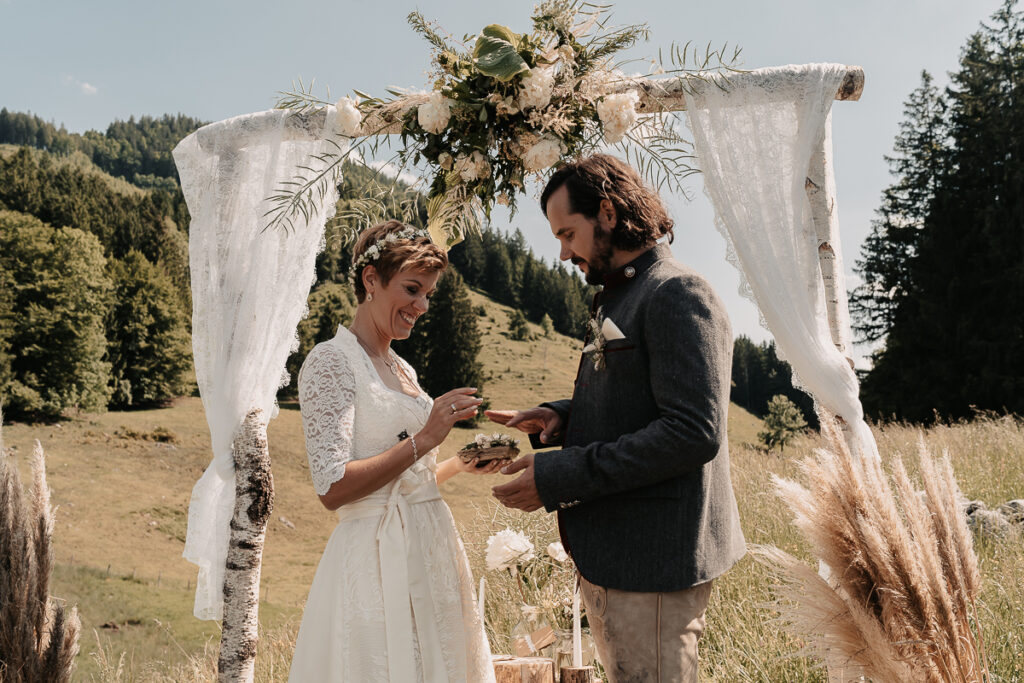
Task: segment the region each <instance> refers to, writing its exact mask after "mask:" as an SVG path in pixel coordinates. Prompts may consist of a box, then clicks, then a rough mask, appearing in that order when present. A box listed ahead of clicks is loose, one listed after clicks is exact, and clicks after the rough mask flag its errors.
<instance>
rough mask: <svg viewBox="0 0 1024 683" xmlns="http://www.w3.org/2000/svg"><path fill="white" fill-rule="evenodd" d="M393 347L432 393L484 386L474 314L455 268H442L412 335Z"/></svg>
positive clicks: (436, 394)
mask: <svg viewBox="0 0 1024 683" xmlns="http://www.w3.org/2000/svg"><path fill="white" fill-rule="evenodd" d="M394 349H395V350H396V351H397V352H398V353H399V354H401V355H402V357H403V358H405V359H406V360H407V361H409V363H410V364H411V365H412V366H413V367H414V368H416V370H417V372H418V373H419V383H420V386H422V387H423V389H424V390H425V391H426V392H427V393H428V394H430V395H431V396H440V395H441V394H444V393H446V392H448V391H451V390H452V389H456V388H458V387H477V388H478V389H480V390H482V389H483V386H484V384H483V382H484V377H483V367H482V366H481V364H480V361H479V358H478V357H479V355H480V331H479V330H478V329H477V315H476V313H475V312H474V311H473V306H472V304H471V303H470V301H469V293H468V292H467V291H466V285H465V283H464V282H463V280H462V277H461V276H460V275H459V274H458V273H457V272H455V271H454V270H452V269H448V270H446V271H445V273H444V275H442V276H441V279H440V280H439V281H438V283H437V291H436V292H434V297H433V299H432V300H431V302H430V310H428V311H427V313H426V314H424V315H423V317H422V318H420V320H419V322H417V323H416V327H414V328H413V333H412V336H410V337H409V339H407V340H405V341H401V342H396V343H395V344H394Z"/></svg>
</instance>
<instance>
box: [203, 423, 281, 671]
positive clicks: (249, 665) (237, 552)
mask: <svg viewBox="0 0 1024 683" xmlns="http://www.w3.org/2000/svg"><path fill="white" fill-rule="evenodd" d="M231 448H232V455H233V456H234V460H235V511H234V516H233V517H232V518H231V537H230V541H229V544H228V556H227V562H226V565H225V571H224V620H223V630H222V633H221V638H220V657H219V659H218V662H217V674H218V676H217V677H218V680H219V681H221V683H225V682H227V681H231V682H232V683H235V682H243V683H249V682H251V681H252V680H253V674H254V673H255V665H256V642H257V639H258V634H257V629H258V625H259V608H260V604H259V597H260V565H261V563H262V560H263V539H264V537H265V536H266V531H267V520H268V519H270V512H271V510H272V509H273V507H274V478H273V476H272V475H271V473H270V453H269V452H268V450H267V424H266V422H265V421H264V419H263V411H262V410H256V409H254V410H252V411H250V412H249V414H248V415H246V416H245V421H244V422H242V426H241V428H240V429H239V430H238V433H237V434H236V435H235V439H234V441H233V442H232V445H231Z"/></svg>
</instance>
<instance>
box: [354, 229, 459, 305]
mask: <svg viewBox="0 0 1024 683" xmlns="http://www.w3.org/2000/svg"><path fill="white" fill-rule="evenodd" d="M414 229H415V228H412V227H411V226H408V225H406V224H405V223H402V222H401V221H396V220H393V219H392V220H389V221H384V222H383V223H378V224H377V225H375V226H373V227H372V228H369V229H367V230H364V231H363V233H362V234H361V235H359V239H358V240H356V246H355V247H354V248H353V249H352V262H353V263H355V262H356V261H357V260H358V259H359V257H360V256H362V255H363V253H364V252H365V251H366V250H367V249H369V248H370V247H372V246H373V245H374V244H376V243H377V242H378V241H380V240H382V239H384V238H385V237H387V236H388V235H390V234H391V233H396V232H400V231H402V230H414ZM366 266H373V267H374V268H375V269H376V271H377V273H378V274H379V275H380V279H381V281H382V283H383V285H384V286H385V287H387V285H388V282H390V281H391V278H393V277H394V276H395V275H397V274H398V273H401V272H403V271H406V270H410V269H412V270H425V271H427V272H430V273H432V272H436V271H441V270H444V269H445V268H447V267H448V255H447V254H445V253H444V249H441V248H440V247H438V246H437V245H436V244H434V243H433V242H431V241H430V238H429V237H425V236H424V237H413V238H412V239H403V240H399V241H397V242H394V243H391V244H388V245H387V246H386V247H384V248H382V249H381V254H380V256H379V257H378V258H376V259H374V260H372V261H369V262H367V263H366V264H365V265H363V266H362V267H360V268H359V272H357V273H355V274H354V275H355V290H356V300H357V301H359V303H363V300H364V299H365V298H366V285H364V284H363V270H364V269H365V268H366Z"/></svg>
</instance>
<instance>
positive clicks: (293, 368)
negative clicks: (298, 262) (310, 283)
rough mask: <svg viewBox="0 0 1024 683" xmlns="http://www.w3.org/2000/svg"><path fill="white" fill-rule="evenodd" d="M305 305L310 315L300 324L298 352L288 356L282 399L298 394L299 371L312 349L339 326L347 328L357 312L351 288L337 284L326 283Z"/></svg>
mask: <svg viewBox="0 0 1024 683" xmlns="http://www.w3.org/2000/svg"><path fill="white" fill-rule="evenodd" d="M306 303H307V305H308V306H309V315H308V316H306V317H305V318H303V319H302V321H300V322H299V329H298V334H299V348H298V349H296V350H295V352H294V353H292V354H291V355H290V356H288V361H287V364H286V368H287V370H288V374H289V376H290V381H289V383H288V386H286V387H284V388H282V389H281V392H280V393H281V394H282V395H288V396H295V395H296V394H297V393H298V381H299V369H300V368H301V367H302V362H303V361H304V360H306V356H307V355H309V352H310V351H311V350H312V349H313V347H314V346H316V345H317V344H319V343H320V342H324V341H327V340H328V339H331V338H333V337H334V335H335V334H337V332H338V327H339V326H341V325H344V326H345V327H348V325H349V323H351V322H352V317H353V316H354V315H355V310H356V296H355V294H354V293H353V292H352V289H351V287H349V286H348V285H346V284H340V283H337V282H325V283H323V284H322V285H320V286H319V287H316V288H315V289H313V291H312V292H310V294H309V298H308V299H307V300H306Z"/></svg>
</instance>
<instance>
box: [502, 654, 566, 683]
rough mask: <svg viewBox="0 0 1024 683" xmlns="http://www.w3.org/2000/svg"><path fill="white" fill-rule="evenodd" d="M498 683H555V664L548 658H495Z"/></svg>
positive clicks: (505, 656)
mask: <svg viewBox="0 0 1024 683" xmlns="http://www.w3.org/2000/svg"><path fill="white" fill-rule="evenodd" d="M493 661H494V678H495V681H496V683H555V663H554V662H553V661H551V660H550V659H547V658H546V657H511V656H508V655H499V656H497V657H495V658H494V660H493Z"/></svg>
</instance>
